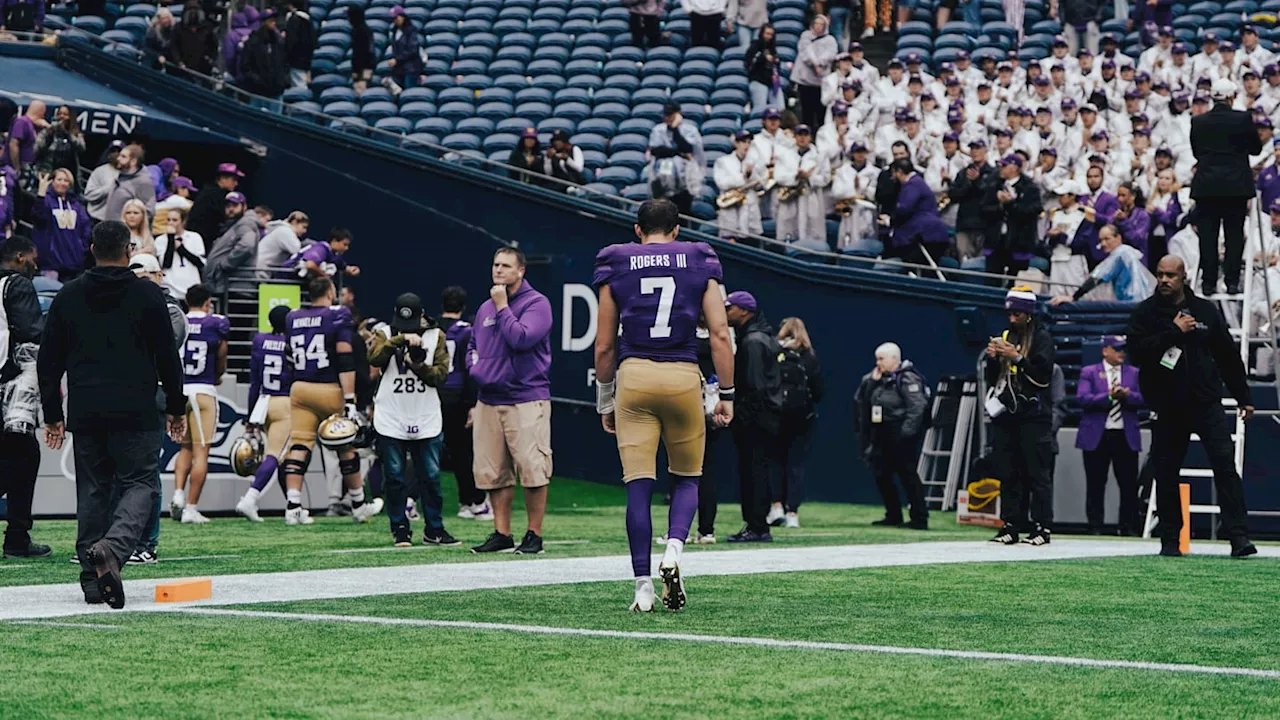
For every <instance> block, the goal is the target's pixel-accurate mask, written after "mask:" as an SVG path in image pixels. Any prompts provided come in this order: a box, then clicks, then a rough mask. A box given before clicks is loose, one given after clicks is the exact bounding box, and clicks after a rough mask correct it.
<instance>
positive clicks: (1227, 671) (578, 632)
mask: <svg viewBox="0 0 1280 720" xmlns="http://www.w3.org/2000/svg"><path fill="white" fill-rule="evenodd" d="M174 612H179V613H183V614H190V615H214V616H230V617H246V618H261V619H271V620H303V621H307V622H335V623H360V624H367V625H399V626H410V627H430V628H448V629H454V630H487V631H500V632H517V633H528V634H532V635H568V636H573V637H593V638H610V639H616V640H671V641H676V642H693V643H707V644H713V645H749V646H752V647H766V648H780V649H788V650H830V651H835V652H850V653H876V654H882V655H920V656H924V657H939V658H955V659H961V660H994V661H1001V662H1022V663H1027V662H1030V663H1039V664H1044V665H1070V666H1075V667H1087V668H1105V669H1114V670H1151V671H1159V672H1174V673H1192V674H1198V675H1237V676H1244V677H1256V678H1266V679H1268V680H1280V670H1260V669H1257V668H1238V667H1215V666H1213V665H1187V664H1182V663H1157V662H1143V661H1135V660H1098V659H1095V658H1084V657H1071V656H1063V655H1024V654H1022V653H996V652H983V651H980V650H944V649H939V648H913V647H897V646H893V645H858V644H852V643H833V642H814V641H809V640H776V639H774V638H761V637H736V636H731V635H695V634H691V633H649V632H630V631H624V630H592V629H588V628H566V627H548V626H545V625H510V624H507V623H487V622H469V621H465V620H420V619H408V618H386V617H368V616H361V615H326V614H320V613H286V612H265V611H258V610H220V609H215V608H193V607H187V608H175V609H174Z"/></svg>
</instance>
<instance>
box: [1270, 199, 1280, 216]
mask: <svg viewBox="0 0 1280 720" xmlns="http://www.w3.org/2000/svg"><path fill="white" fill-rule="evenodd" d="M1269 209H1270V211H1271V212H1273V213H1274V212H1280V198H1276V199H1275V200H1272V201H1271V207H1270V208H1269Z"/></svg>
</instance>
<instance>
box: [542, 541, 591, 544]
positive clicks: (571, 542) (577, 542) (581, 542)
mask: <svg viewBox="0 0 1280 720" xmlns="http://www.w3.org/2000/svg"><path fill="white" fill-rule="evenodd" d="M542 544H543V545H590V544H591V541H590V540H547V541H545V542H543V543H542Z"/></svg>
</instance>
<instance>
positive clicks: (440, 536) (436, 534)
mask: <svg viewBox="0 0 1280 720" xmlns="http://www.w3.org/2000/svg"><path fill="white" fill-rule="evenodd" d="M422 544H423V545H461V544H462V541H461V540H459V539H458V538H456V537H454V536H452V535H450V534H449V532H448V531H447V530H445V529H444V528H440V529H439V530H428V531H426V532H424V533H423V534H422ZM516 552H520V551H519V550H517V551H516Z"/></svg>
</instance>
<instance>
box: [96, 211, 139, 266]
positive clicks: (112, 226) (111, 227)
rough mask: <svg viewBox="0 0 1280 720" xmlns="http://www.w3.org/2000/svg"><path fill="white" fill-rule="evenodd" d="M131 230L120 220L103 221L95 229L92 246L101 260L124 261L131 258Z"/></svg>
mask: <svg viewBox="0 0 1280 720" xmlns="http://www.w3.org/2000/svg"><path fill="white" fill-rule="evenodd" d="M131 239H132V238H131V237H130V235H129V228H127V227H125V225H124V223H122V222H120V221H119V220H103V221H102V222H100V223H98V224H97V225H95V226H94V228H93V235H92V240H91V241H90V246H91V247H92V249H93V256H94V257H96V258H98V259H99V260H122V259H124V258H127V257H128V256H129V242H130V240H131Z"/></svg>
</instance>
